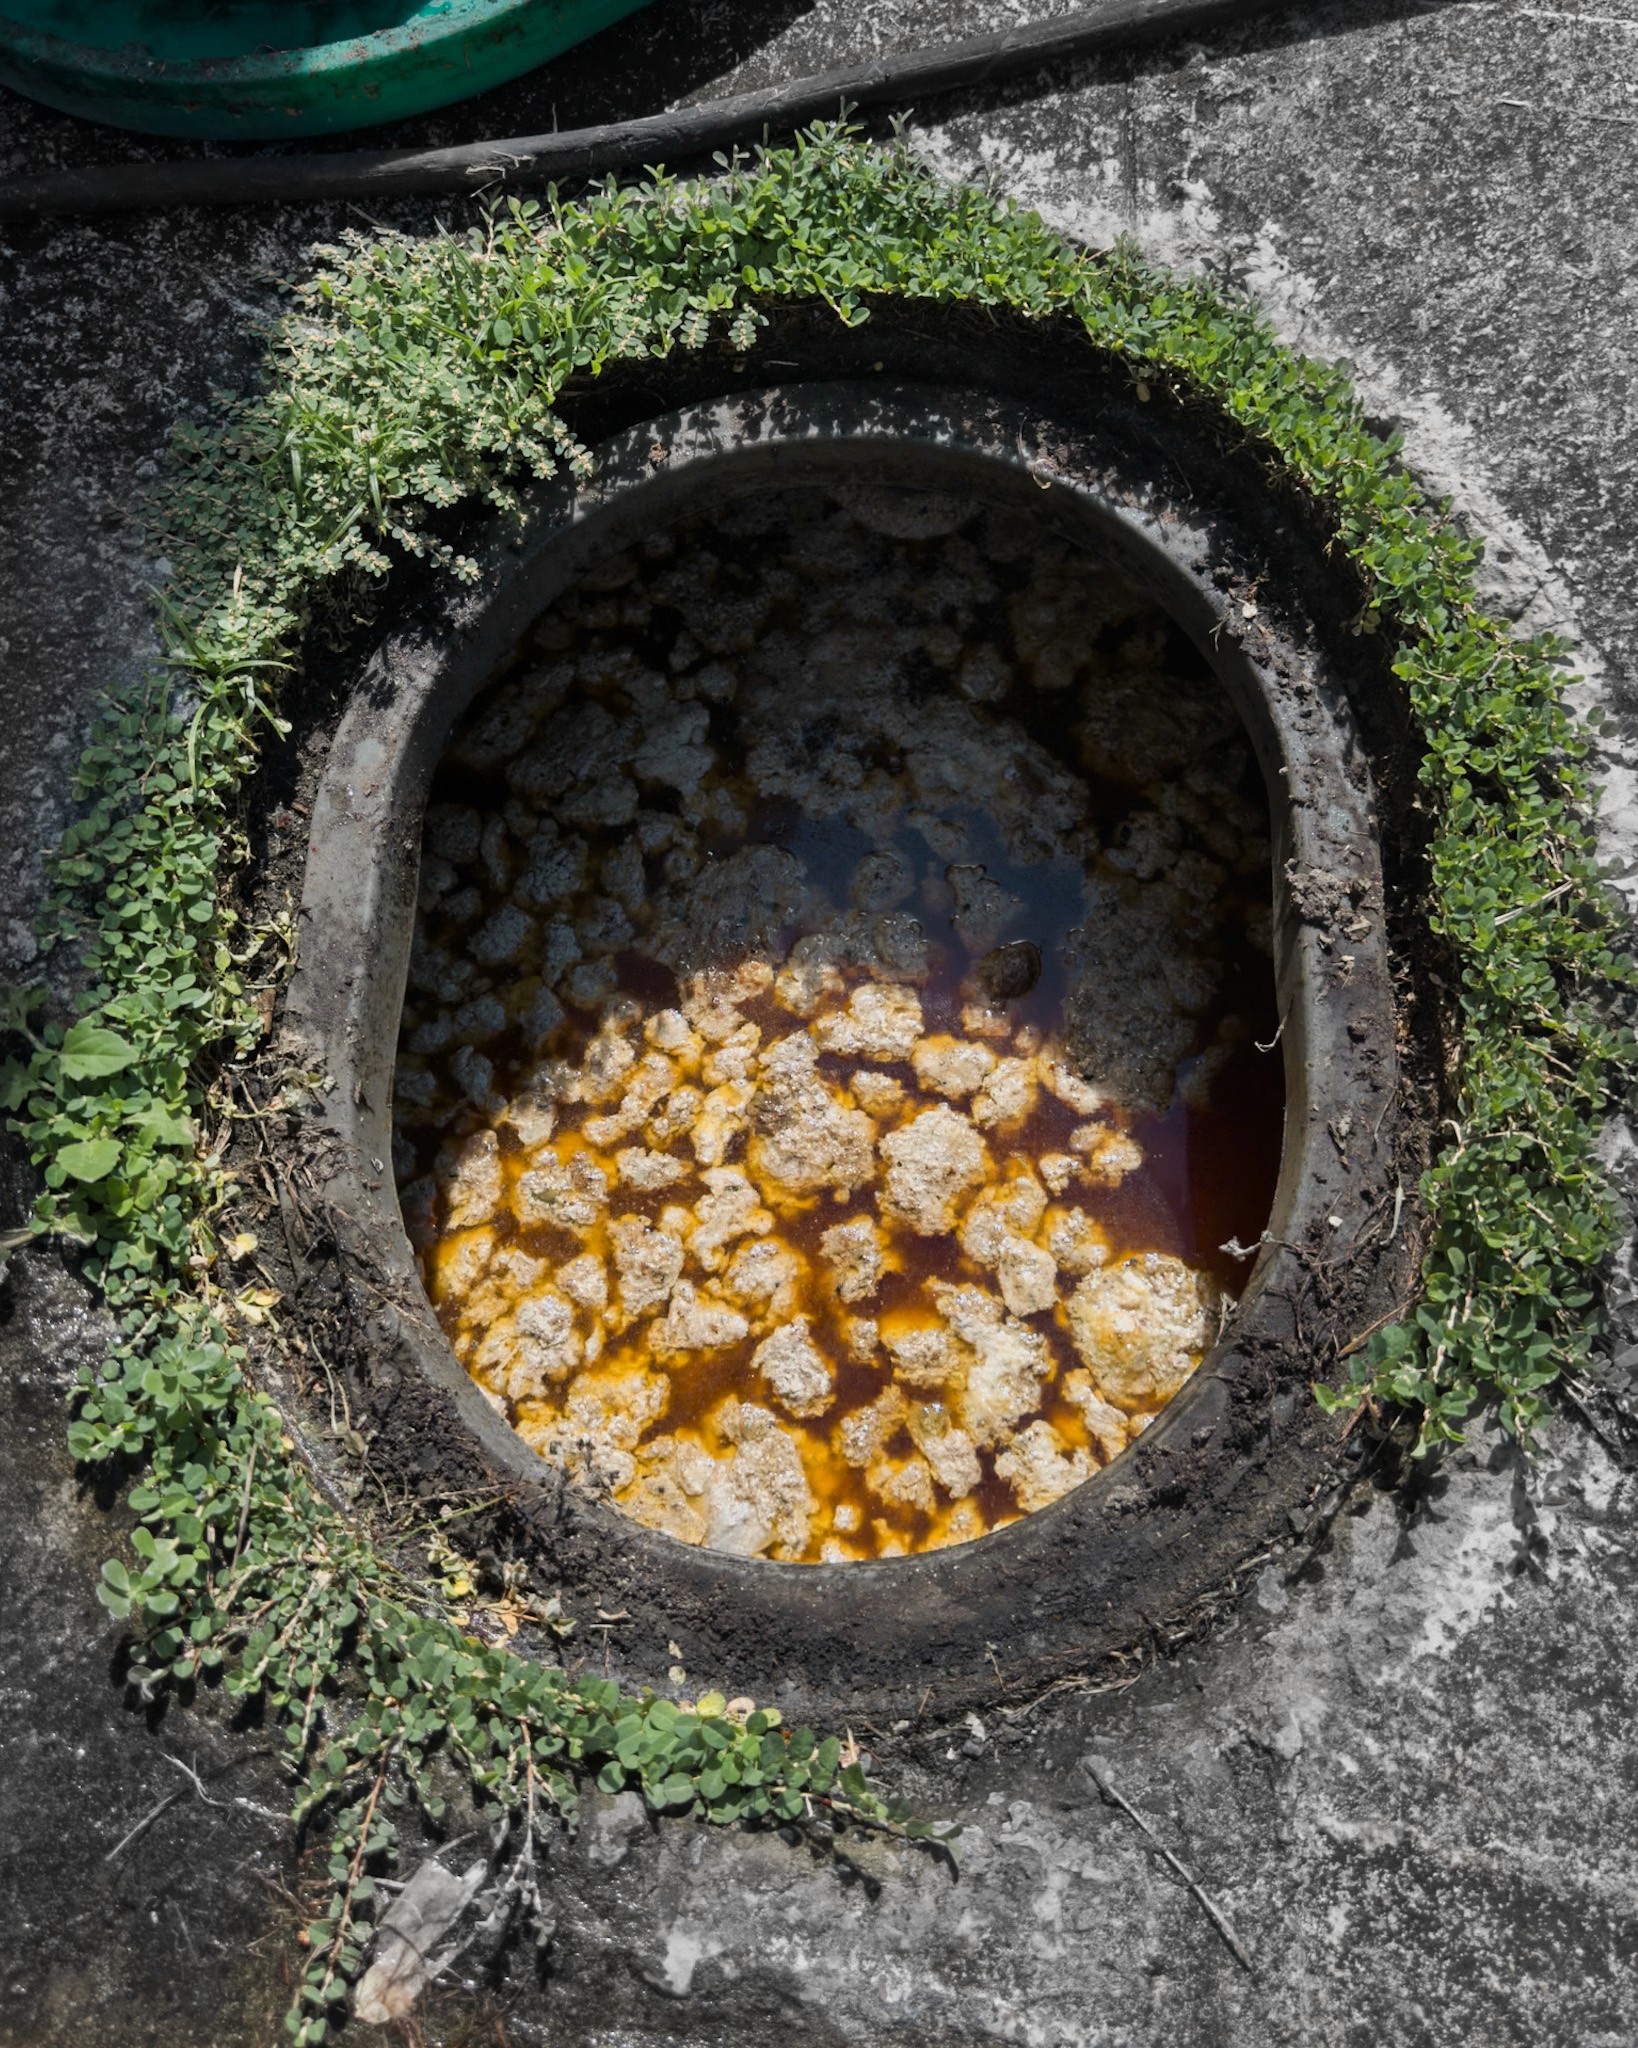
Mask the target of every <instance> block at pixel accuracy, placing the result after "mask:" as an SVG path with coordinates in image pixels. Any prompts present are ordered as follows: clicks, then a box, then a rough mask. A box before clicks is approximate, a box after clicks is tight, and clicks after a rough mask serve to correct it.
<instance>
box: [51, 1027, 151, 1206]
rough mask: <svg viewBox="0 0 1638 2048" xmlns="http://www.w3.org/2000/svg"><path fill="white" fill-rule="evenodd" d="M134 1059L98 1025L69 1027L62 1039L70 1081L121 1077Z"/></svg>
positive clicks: (126, 1045) (124, 1045)
mask: <svg viewBox="0 0 1638 2048" xmlns="http://www.w3.org/2000/svg"><path fill="white" fill-rule="evenodd" d="M136 1056H137V1052H136V1047H135V1046H134V1045H132V1044H130V1043H129V1042H128V1041H127V1040H125V1039H123V1038H121V1037H120V1035H119V1033H118V1032H117V1031H109V1030H108V1029H107V1028H106V1027H105V1026H103V1025H101V1024H87V1023H84V1022H81V1023H79V1024H75V1025H72V1026H71V1027H70V1029H69V1031H68V1034H67V1036H66V1037H65V1038H64V1039H63V1049H62V1066H63V1072H64V1073H65V1074H66V1075H67V1076H68V1078H69V1080H71V1081H100V1080H102V1079H103V1078H104V1076H105V1075H108V1074H122V1073H124V1071H125V1069H126V1068H127V1067H128V1066H130V1065H131V1063H132V1061H133V1060H135V1058H136ZM84 1178H86V1179H92V1178H94V1176H93V1175H86V1176H84Z"/></svg>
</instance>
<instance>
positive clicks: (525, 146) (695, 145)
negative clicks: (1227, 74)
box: [0, 0, 1276, 220]
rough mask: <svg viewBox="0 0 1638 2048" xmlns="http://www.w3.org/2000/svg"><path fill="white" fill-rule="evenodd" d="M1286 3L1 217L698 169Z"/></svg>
mask: <svg viewBox="0 0 1638 2048" xmlns="http://www.w3.org/2000/svg"><path fill="white" fill-rule="evenodd" d="M1273 4H1276V0H1098V4H1096V5H1094V6H1091V7H1083V8H1080V9H1078V10H1077V11H1076V12H1075V13H1074V14H1065V15H1060V16H1059V17H1058V19H1057V20H1055V21H1043V22H1035V23H1032V24H1030V25H1029V26H1028V27H1025V28H1014V29H1004V30H1002V31H1001V33H1000V34H998V35H988V36H973V37H971V38H969V39H968V40H966V41H964V42H959V43H938V44H935V45H933V46H932V47H931V48H930V49H921V50H904V51H899V52H896V53H894V54H891V55H889V56H886V57H882V58H879V59H878V60H877V61H876V62H875V63H873V64H865V65H860V66H857V67H855V68H854V69H852V70H844V71H824V72H820V73H818V74H817V75H816V76H814V77H810V78H796V79H792V80H791V81H790V83H789V84H786V85H776V86H772V87H770V88H769V89H768V90H766V91H764V92H742V93H733V94H731V95H729V96H728V97H727V98H725V99H714V100H705V101H703V102H701V103H700V104H699V105H696V106H690V107H680V108H678V109H677V110H676V111H675V112H673V113H668V114H651V115H648V116H647V117H645V118H644V119H643V120H640V121H614V122H610V123H609V124H607V125H606V126H604V127H601V128H571V129H568V130H565V131H564V132H563V133H562V134H558V135H518V136H511V137H508V138H506V139H504V140H501V141H496V142H469V143H464V144H462V145H461V146H460V147H458V148H455V149H419V150H417V149H366V150H345V151H342V150H337V151H334V152H331V153H329V154H321V155H308V156H273V157H231V158H222V157H211V158H206V159H199V158H188V159H187V160H185V161H183V162H179V163H158V164H93V165H91V166H90V167H88V168H87V169H84V170H69V171H42V172H39V173H37V174H35V175H34V176H31V177H25V178H11V179H8V180H6V181H5V182H4V183H0V220H34V219H39V218H42V217H44V216H46V215H48V214H62V213H134V212H140V211H143V210H145V209H147V208H150V207H165V206H245V205H255V204H257V203H258V202H261V203H270V202H275V201H276V202H277V203H279V204H280V205H286V206H291V205H299V204H301V203H303V202H305V201H308V200H319V199H362V198H384V197H394V196H397V195H400V194H409V193H418V194H419V193H437V192H471V191H476V190H478V189H479V188H480V187H495V186H500V185H509V184H519V183H524V182H528V183H544V182H546V181H547V180H550V179H553V178H577V177H578V178H589V177H598V176H601V175H602V174H603V173H604V172H607V171H615V170H621V169H624V168H625V167H627V166H629V165H631V164H641V165H647V164H658V163H663V162H667V161H686V160H687V159H688V158H691V157H699V156H705V155H709V154H710V152H711V151H713V150H718V149H728V148H732V147H733V145H734V144H735V143H744V142H746V141H747V140H755V139H757V138H759V137H760V136H761V135H762V134H763V132H764V131H765V130H767V131H773V132H778V131H780V130H789V129H791V128H794V127H797V126H799V125H800V124H801V123H802V122H804V121H812V120H820V119H825V118H828V117H830V116H833V115H835V114H836V113H837V112H838V110H839V109H840V108H841V107H843V106H844V105H846V106H848V107H867V106H880V105H882V104H883V103H884V102H897V103H898V104H900V105H902V104H904V103H906V102H907V101H909V100H911V99H915V98H925V97H927V96H928V95H929V94H932V93H945V92H956V91H959V90H960V89H961V88H963V87H970V86H977V85H986V84H989V83H992V82H993V81H995V80H998V79H1003V78H1012V77H1015V76H1016V75H1017V74H1018V73H1019V72H1025V71H1030V70H1033V69H1036V68H1038V67H1039V66H1041V65H1043V64H1047V63H1052V62H1061V61H1064V60H1066V59H1073V58H1076V57H1082V56H1087V55H1089V54H1091V53H1092V52H1093V51H1096V50H1102V49H1106V48H1109V47H1110V46H1111V45H1114V44H1120V43H1132V42H1138V41H1141V40H1143V39H1144V38H1146V37H1150V36H1161V35H1171V34H1176V33H1179V32H1181V31H1184V30H1187V29H1194V28H1204V27H1207V26H1210V25H1217V24H1221V23H1224V22H1234V21H1240V20H1244V19H1246V18H1247V17H1249V16H1251V15H1254V14H1261V13H1266V12H1267V11H1268V9H1269V7H1270V6H1271V5H1273Z"/></svg>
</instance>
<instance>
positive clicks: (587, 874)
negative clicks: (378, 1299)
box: [394, 485, 1284, 1564]
mask: <svg viewBox="0 0 1638 2048" xmlns="http://www.w3.org/2000/svg"><path fill="white" fill-rule="evenodd" d="M1271 907H1272V886H1271V878H1270V844H1269V821H1268V806H1267V797H1266V793H1265V790H1264V786H1263V782H1262V778H1261V772H1260V770H1259V767H1258V764H1257V761H1256V759H1255V756H1254V753H1253V749H1252V745H1251V742H1250V738H1249V736H1248V734H1247V732H1246V730H1245V727H1244V725H1243V723H1242V721H1241V719H1240V717H1239V714H1238V712H1237V711H1236V710H1235V708H1234V706H1233V704H1232V703H1231V701H1230V699H1229V697H1228V695H1227V692H1226V691H1225V689H1224V687H1223V685H1222V683H1221V681H1220V680H1219V678H1218V677H1217V676H1216V674H1215V673H1213V671H1212V670H1211V668H1210V667H1209V666H1208V664H1207V663H1206V661H1205V660H1204V658H1203V657H1202V655H1201V654H1200V653H1199V651H1198V650H1197V649H1196V648H1195V646H1194V645H1193V644H1192V642H1191V641H1190V640H1189V639H1188V638H1187V637H1186V636H1185V635H1184V634H1183V633H1182V632H1181V631H1180V630H1179V629H1178V627H1177V626H1176V625H1175V624H1174V623H1173V621H1172V619H1171V618H1170V617H1169V615H1168V614H1167V612H1166V611H1165V610H1164V609H1163V608H1162V607H1161V606H1160V605H1159V604H1157V602H1156V601H1155V599H1154V598H1153V596H1152V595H1150V594H1149V593H1148V592H1146V591H1145V590H1143V589H1142V588H1141V587H1140V586H1139V585H1138V584H1137V583H1136V582H1135V581H1134V580H1133V578H1132V577H1131V576H1130V575H1129V574H1128V573H1126V572H1125V571H1123V570H1122V568H1120V567H1119V566H1117V564H1116V563H1115V562H1114V561H1113V560H1112V559H1110V557H1109V556H1108V555H1107V553H1104V552H1100V551H1098V550H1096V549H1094V548H1092V547H1090V546H1089V545H1087V544H1086V543H1085V541H1084V540H1081V541H1078V540H1075V539H1071V538H1067V537H1065V536H1064V535H1063V534H1062V533H1060V532H1058V531H1056V530H1054V528H1053V527H1052V526H1051V525H1050V524H1049V523H1048V522H1047V521H1046V520H1045V519H1043V518H1041V517H1032V516H1031V515H1030V512H1029V510H1028V508H1027V507H1026V508H1019V507H1017V506H1005V507H1001V506H995V505H986V504H985V503H983V502H982V501H981V500H979V499H975V498H972V497H956V496H951V495H949V494H947V493H939V492H928V491H924V490H915V489H894V488H884V487H882V486H880V485H851V486H849V485H840V486H836V487H832V488H829V489H826V488H822V487H817V486H808V487H803V488H796V489H783V490H781V489H762V490H759V491H756V492H754V493H752V494H750V495H748V496H745V497H742V498H740V499H738V500H737V501H735V502H732V503H730V504H728V505H726V506H722V505H718V506H716V507H714V508H713V509H711V510H709V511H705V512H699V513H696V514H695V515H694V516H692V517H690V518H687V519H685V520H682V521H680V522H676V523H671V524H662V525H659V526H656V527H655V528H653V529H652V530H651V531H649V532H647V533H645V534H643V535H642V536H641V537H639V538H638V539H637V540H636V541H635V543H634V544H632V545H629V546H627V547H625V548H622V549H620V550H618V551H616V552H613V553H611V554H608V555H606V556H605V557H604V558H603V559H602V560H600V561H598V562H596V563H595V564H594V566H593V567H592V568H591V569H590V570H589V571H588V572H587V573H585V574H583V575H582V576H581V578H580V579H579V581H578V582H577V583H576V584H575V585H574V586H573V587H572V588H570V589H569V590H568V591H567V592H565V593H564V594H563V595H562V596H561V597H560V598H558V599H557V600H556V601H555V602H554V603H553V604H552V605H551V607H550V608H549V609H548V610H547V611H546V612H545V614H544V615H543V616H542V617H541V618H540V619H539V620H537V621H536V622H535V623H534V624H533V626H532V628H531V630H530V631H529V634H528V636H527V639H526V641H525V644H524V645H523V647H522V649H521V650H520V651H519V652H518V654H517V655H516V656H515V657H514V658H513V659H512V660H511V661H510V662H509V663H507V664H506V666H505V667H504V669H503V670H502V672H501V673H500V674H499V675H498V676H496V677H495V678H494V679H493V680H492V681H491V682H490V683H489V685H488V686H487V687H486V688H485V689H484V690H483V691H482V692H481V693H480V695H479V696H478V697H477V699H476V700H475V702H474V703H473V705H472V706H471V708H470V709H469V710H468V712H467V713H466V715H465V716H464V718H463V719H462V720H461V722H460V724H459V726H458V727H457V729H456V731H455V732H454V734H453V735H452V738H451V741H450V744H449V746H448V748H447V750H446V751H445V753H444V755H443V758H442V760H441V761H440V764H439V766H438V769H437V771H436V774H435V777H434V780H433V784H432V788H431V791H430V802H429V805H428V808H427V811H426V817H425V827H424V834H423V842H422V848H421V863H420V881H419V897H418V906H417V922H416V936H415V945H414V950H413V952H412V955H411V959H410V965H409V974H408V990H407V994H406V999H405V1006H404V1013H403V1019H402V1024H401V1031H400V1040H399V1051H398V1062H397V1069H396V1077H395V1081H396V1103H395V1111H394V1168H395V1172H396V1176H397V1180H398V1184H399V1191H400V1199H401V1203H402V1207H403V1211H404V1216H405V1221H406V1225H407V1227H408V1230H409V1234H410V1238H411V1241H412V1243H413V1244H414V1246H415V1248H416V1252H417V1258H418V1263H419V1268H420V1272H421V1276H422V1280H423V1283H424V1285H425V1287H426V1290H427V1293H428V1296H429V1298H430V1300H431V1301H432V1303H433V1305H434V1308H435V1310H436V1312H437V1315H438V1317H439V1321H440V1323H441V1325H442V1328H443V1330H444V1333H445V1335H446V1336H447V1337H448V1339H449V1342H450V1344H451V1346H452V1348H453V1350H454V1352H455V1355H456V1357H457V1359H458V1360H459V1361H460V1363H461V1365H462V1366H463V1367H464V1368H465V1370H466V1371H467V1372H468V1373H469V1374H470V1375H471V1377H472V1379H473V1380H474V1382H475V1383H476V1384H477V1386H478V1387H479V1388H480V1389H481V1391H482V1392H483V1393H484V1395H485V1396H486V1398H487V1399H488V1400H489V1401H490V1403H491V1404H492V1405H493V1406H494V1408H495V1409H496V1410H497V1411H498V1412H499V1413H500V1414H501V1415H502V1416H504V1418H505V1419H506V1421H507V1422H508V1423H509V1424H510V1425H511V1426H512V1427H513V1428H514V1429H516V1431H517V1432H518V1434H519V1435H520V1436H521V1437H522V1439H523V1441H524V1442H525V1443H527V1444H528V1445H529V1446H530V1447H531V1448H532V1449H534V1450H535V1451H537V1452H539V1453H540V1454H541V1455H542V1456H543V1457H545V1458H547V1459H548V1460H550V1461H552V1462H553V1463H555V1464H557V1465H559V1466H561V1467H563V1468H564V1469H565V1470H566V1471H567V1472H568V1473H569V1474H570V1475H571V1477H572V1478H573V1480H574V1481H575V1482H576V1483H577V1484H578V1485H580V1486H582V1487H585V1488H587V1489H590V1490H592V1491H595V1492H599V1493H602V1494H604V1495H606V1496H608V1497H611V1498H612V1500H613V1502H614V1504H615V1505H616V1506H617V1507H618V1508H619V1509H620V1510H621V1511H622V1512H623V1513H625V1514H627V1515H629V1516H631V1517H633V1518H634V1519H635V1520H636V1521H638V1522H640V1523H643V1524H646V1525H647V1526H648V1527H650V1528H652V1529H655V1530H658V1531H661V1532H663V1533H664V1534H665V1535H668V1536H671V1537H675V1538H678V1539H680V1540H682V1541H684V1542H688V1543H694V1544H703V1545H706V1546H709V1547H711V1548H714V1549H718V1550H724V1551H728V1552H731V1553H735V1554H738V1555H741V1556H757V1557H766V1558H773V1559H778V1560H784V1561H789V1562H802V1563H829V1564H840V1563H847V1562H854V1561H858V1560H863V1559H870V1558H881V1557H893V1556H902V1555H904V1554H906V1553H907V1552H914V1551H919V1550H930V1549H937V1548H941V1547H943V1546H947V1545H951V1544H959V1543H965V1542H968V1541H971V1540H973V1539H975V1538H977V1537H980V1536H983V1535H986V1534H987V1533H989V1532H990V1531H992V1530H994V1529H997V1528H1000V1527H1002V1526H1005V1525H1006V1524H1008V1523H1010V1522H1012V1521H1014V1520H1016V1519H1018V1518H1019V1517H1020V1516H1021V1515H1024V1514H1027V1513H1031V1512H1034V1511H1037V1510H1039V1509H1041V1508H1044V1507H1046V1506H1048V1505H1050V1504H1051V1503H1052V1502H1053V1501H1055V1500H1057V1499H1059V1498H1060V1497H1061V1496H1062V1495H1064V1494H1065V1493H1067V1492H1069V1491H1070V1490H1071V1489H1073V1488H1074V1487H1076V1486H1078V1485H1080V1484H1082V1483H1083V1482H1084V1481H1085V1480H1087V1479H1088V1478H1090V1477H1091V1476H1092V1474H1093V1473H1095V1472H1096V1471H1098V1470H1100V1469H1101V1468H1102V1467H1104V1466H1105V1465H1107V1464H1109V1463H1110V1462H1111V1461H1112V1460H1113V1459H1114V1458H1115V1457H1117V1456H1118V1455H1119V1454H1120V1453H1121V1451H1122V1450H1123V1449H1125V1447H1126V1446H1127V1445H1128V1444H1129V1443H1130V1442H1132V1441H1135V1439H1136V1438H1137V1437H1138V1436H1139V1435H1140V1434H1142V1433H1143V1432H1144V1431H1145V1430H1146V1429H1147V1428H1148V1426H1149V1425H1150V1424H1151V1423H1152V1422H1153V1420H1154V1419H1155V1418H1156V1416H1157V1415H1158V1414H1159V1413H1160V1411H1161V1410H1162V1409H1163V1408H1164V1407H1165V1406H1166V1404H1167V1403H1168V1402H1169V1400H1170V1399H1171V1398H1172V1397H1173V1396H1174V1395H1175V1394H1176V1392H1177V1391H1178V1390H1179V1388H1180V1387H1181V1386H1182V1385H1183V1383H1184V1382H1185V1380H1186V1379H1187V1378H1188V1376H1189V1375H1190V1374H1191V1373H1192V1372H1193V1371H1194V1370H1195V1368H1196V1367H1197V1366H1198V1364H1199V1362H1200V1360H1201V1359H1202V1357H1203V1356H1204V1355H1205V1353H1206V1351H1207V1349H1208V1348H1209V1346H1210V1345H1211V1344H1212V1343H1213V1342H1214V1341H1215V1340H1216V1339H1217V1337H1218V1336H1219V1335H1220V1333H1221V1331H1222V1328H1223V1326H1224V1324H1225V1322H1226V1320H1227V1318H1228V1316H1229V1314H1230V1312H1231V1310H1232V1306H1233V1303H1234V1300H1235V1298H1236V1297H1237V1295H1238V1293H1239V1292H1240V1290H1241V1288H1242V1287H1243V1285H1244V1282H1245V1278H1246V1273H1247V1265H1246V1262H1245V1259H1244V1257H1243V1255H1242V1254H1240V1253H1239V1252H1238V1247H1240V1246H1252V1245H1255V1244H1256V1243H1257V1242H1258V1240H1259V1237H1260V1235H1261V1233H1262V1231H1263V1229H1264V1226H1265V1225H1266V1223H1267V1221H1268V1218H1269V1213H1270V1207H1271V1204H1272V1201H1273V1198H1274V1193H1275V1186H1276V1181H1277V1179H1278V1174H1279V1165H1280V1146H1281V1131H1282V1113H1283V1097H1284V1081H1283V1074H1282V1066H1281V1060H1280V1055H1279V1053H1278V1052H1277V1051H1275V1050H1274V1049H1273V1048H1274V1042H1275V1041H1276V1040H1277V1038H1278V1025H1279V1012H1278V1005H1277V1001H1276V985H1275V974H1274V967H1273V959H1272V951H1273V940H1272V920H1271ZM1230 1246H1233V1247H1236V1249H1234V1250H1231V1249H1227V1248H1226V1247H1230Z"/></svg>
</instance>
